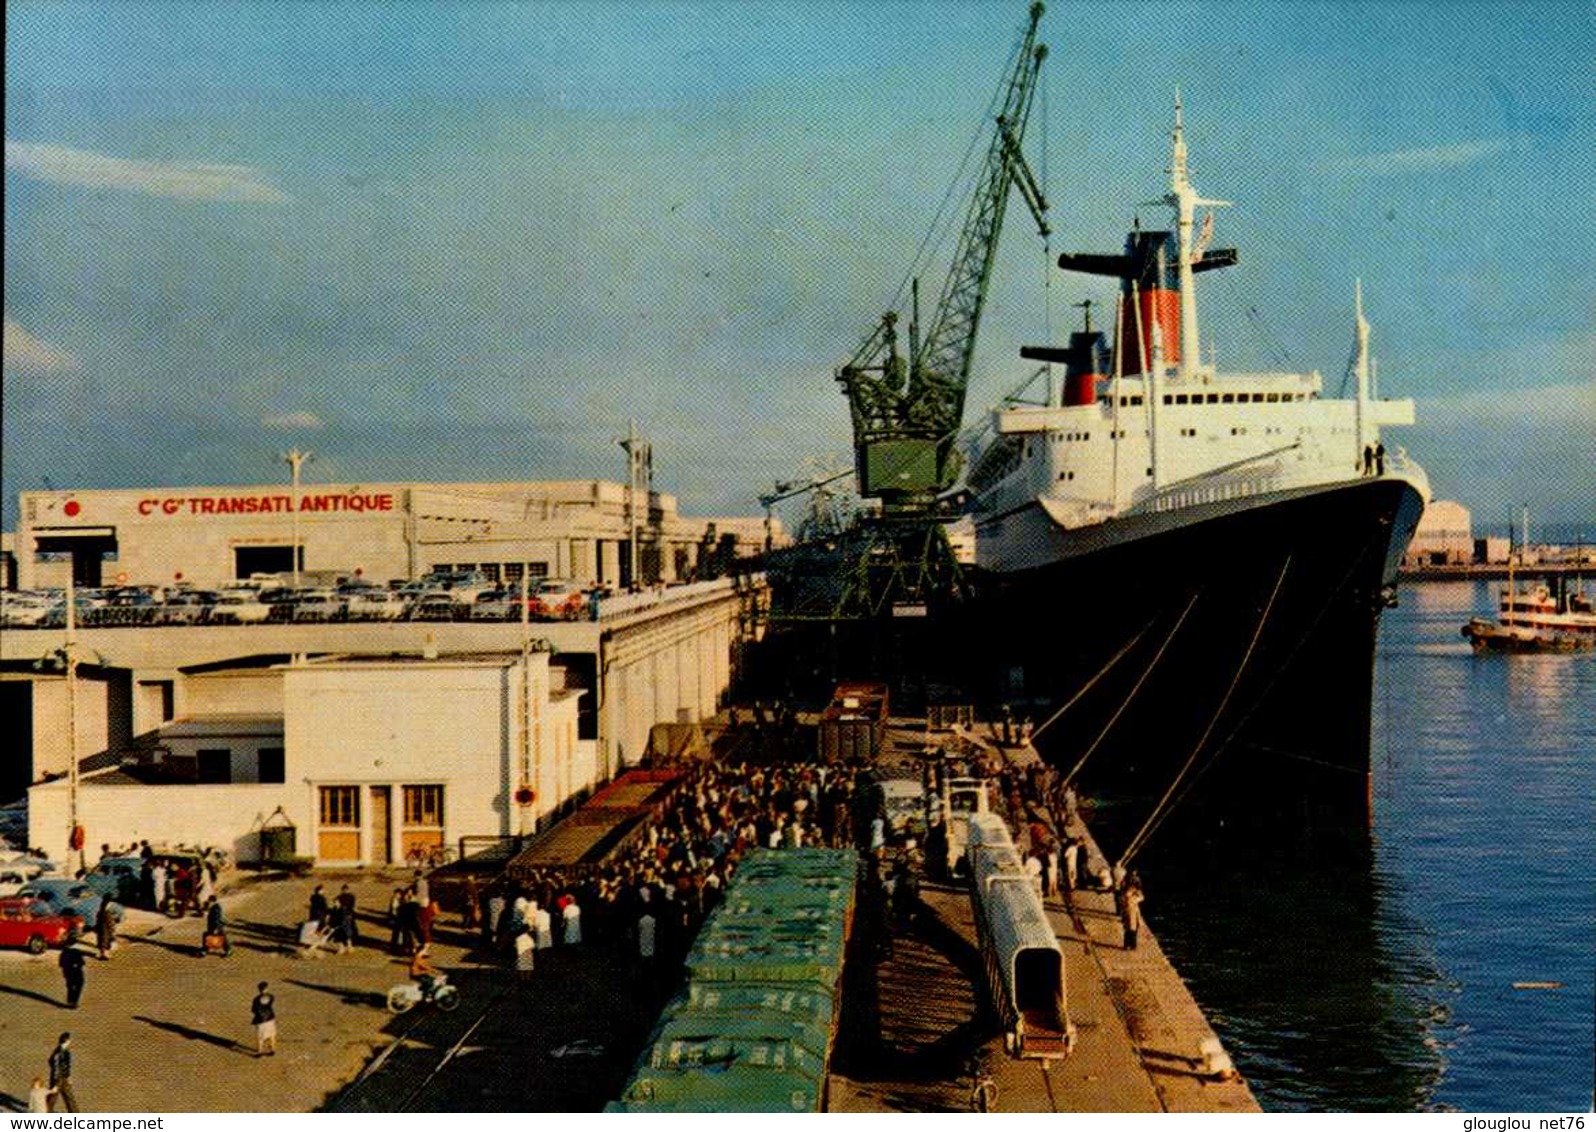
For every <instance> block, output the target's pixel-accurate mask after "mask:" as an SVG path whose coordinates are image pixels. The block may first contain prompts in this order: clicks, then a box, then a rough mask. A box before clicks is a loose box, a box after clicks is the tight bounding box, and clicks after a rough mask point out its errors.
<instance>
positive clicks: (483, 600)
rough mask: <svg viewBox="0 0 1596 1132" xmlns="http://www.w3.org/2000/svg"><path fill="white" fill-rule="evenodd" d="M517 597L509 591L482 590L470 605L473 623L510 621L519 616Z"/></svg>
mask: <svg viewBox="0 0 1596 1132" xmlns="http://www.w3.org/2000/svg"><path fill="white" fill-rule="evenodd" d="M520 612H521V611H520V606H519V603H518V597H517V595H516V594H515V593H514V592H513V591H511V590H484V591H483V592H482V593H480V594H478V595H477V600H476V601H475V602H473V603H472V605H471V614H470V617H471V620H473V621H511V620H514V619H515V618H516V617H518V616H520Z"/></svg>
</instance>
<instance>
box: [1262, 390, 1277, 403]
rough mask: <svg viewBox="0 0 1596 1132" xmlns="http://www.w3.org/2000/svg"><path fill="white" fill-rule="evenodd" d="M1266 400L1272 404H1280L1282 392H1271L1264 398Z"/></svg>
mask: <svg viewBox="0 0 1596 1132" xmlns="http://www.w3.org/2000/svg"><path fill="white" fill-rule="evenodd" d="M1264 400H1266V401H1268V402H1269V404H1271V405H1276V404H1279V403H1280V394H1278V393H1270V394H1268V395H1267V396H1266V397H1265V398H1264Z"/></svg>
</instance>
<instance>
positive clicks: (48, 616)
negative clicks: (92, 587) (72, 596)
mask: <svg viewBox="0 0 1596 1132" xmlns="http://www.w3.org/2000/svg"><path fill="white" fill-rule="evenodd" d="M76 608H77V614H76V618H77V623H78V624H79V625H87V624H88V623H89V618H90V617H91V616H93V614H94V611H95V610H97V609H99V608H100V605H99V603H98V602H97V601H96V600H95V599H94V598H92V597H90V596H88V595H87V594H84V593H81V592H80V593H79V594H78V595H77V601H76ZM66 609H67V605H66V598H64V597H58V598H56V600H55V602H54V603H53V604H52V605H51V606H50V609H49V611H48V612H47V613H45V615H44V617H42V618H41V619H40V620H39V622H38V624H39V627H40V628H44V629H60V628H62V627H64V626H65V625H66Z"/></svg>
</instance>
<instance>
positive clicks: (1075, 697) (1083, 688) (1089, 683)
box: [1031, 621, 1153, 743]
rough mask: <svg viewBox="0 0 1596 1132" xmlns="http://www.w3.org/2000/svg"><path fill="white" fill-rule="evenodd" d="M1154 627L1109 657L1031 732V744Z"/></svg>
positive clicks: (1139, 633)
mask: <svg viewBox="0 0 1596 1132" xmlns="http://www.w3.org/2000/svg"><path fill="white" fill-rule="evenodd" d="M1152 627H1153V623H1152V622H1151V621H1149V622H1148V623H1147V624H1145V625H1143V626H1142V627H1141V629H1140V630H1139V631H1138V632H1137V634H1136V635H1135V636H1134V637H1132V638H1131V639H1130V640H1128V641H1126V642H1125V645H1124V647H1122V648H1121V649H1120V650H1119V651H1118V652H1117V653H1115V654H1114V655H1113V656H1111V657H1109V658H1108V663H1107V664H1105V665H1103V667H1101V668H1099V669H1098V670H1097V674H1096V675H1095V676H1093V677H1092V678H1091V679H1090V680H1088V681H1087V682H1086V683H1084V684H1082V685H1081V689H1080V691H1078V692H1076V693H1075V694H1074V695H1073V696H1071V697H1070V698H1069V700H1068V701H1067V702H1066V703H1065V704H1064V706H1063V707H1061V708H1059V709H1058V710H1057V711H1055V712H1054V713H1053V714H1052V715H1050V716H1048V717H1047V719H1046V721H1045V722H1044V723H1043V724H1042V726H1040V727H1038V728H1037V729H1036V730H1035V731H1033V732H1031V742H1033V743H1034V742H1036V737H1037V736H1038V735H1040V734H1041V733H1042V732H1044V731H1046V730H1047V729H1048V728H1049V727H1051V726H1053V724H1055V723H1057V722H1058V720H1059V717H1060V716H1062V715H1063V714H1064V713H1065V712H1067V711H1069V710H1070V708H1072V707H1074V706H1075V705H1076V704H1077V703H1079V702H1080V699H1081V697H1082V696H1084V695H1086V693H1087V692H1090V691H1091V690H1092V689H1093V688H1094V687H1096V685H1097V682H1098V681H1099V680H1101V679H1102V678H1103V677H1105V676H1107V675H1108V674H1109V671H1110V670H1111V669H1112V668H1113V667H1114V666H1115V665H1116V664H1118V663H1119V662H1120V660H1121V659H1122V658H1123V657H1124V656H1125V654H1126V653H1128V652H1130V651H1131V649H1133V648H1135V647H1136V642H1137V641H1139V640H1141V639H1142V637H1143V636H1144V635H1145V634H1146V633H1147V630H1149V629H1151V628H1152Z"/></svg>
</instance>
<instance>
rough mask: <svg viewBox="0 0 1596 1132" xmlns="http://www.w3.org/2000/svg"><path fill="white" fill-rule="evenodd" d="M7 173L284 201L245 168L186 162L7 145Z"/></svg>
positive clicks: (164, 192) (184, 194) (196, 195)
mask: <svg viewBox="0 0 1596 1132" xmlns="http://www.w3.org/2000/svg"><path fill="white" fill-rule="evenodd" d="M6 169H8V170H10V171H13V172H16V173H19V174H21V175H22V176H24V177H32V178H33V179H35V180H38V181H49V182H51V183H53V184H58V185H85V186H87V187H89V188H95V189H127V190H130V191H132V192H138V193H148V194H150V195H151V196H157V197H176V198H178V199H180V200H221V201H241V202H248V203H252V204H281V203H282V202H283V201H285V200H287V199H288V198H287V197H286V196H285V195H283V193H281V192H279V191H278V190H277V189H275V188H273V187H272V186H271V185H269V184H267V183H266V182H265V181H264V180H262V178H261V173H260V172H259V171H258V170H256V169H252V168H250V167H249V166H247V165H206V164H201V163H197V162H189V161H132V160H129V159H127V158H122V157H108V156H106V155H105V154H103V153H91V152H89V151H88V150H84V149H68V148H67V147H66V146H62V145H43V144H36V143H32V142H14V141H11V140H10V139H9V138H8V139H6Z"/></svg>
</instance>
